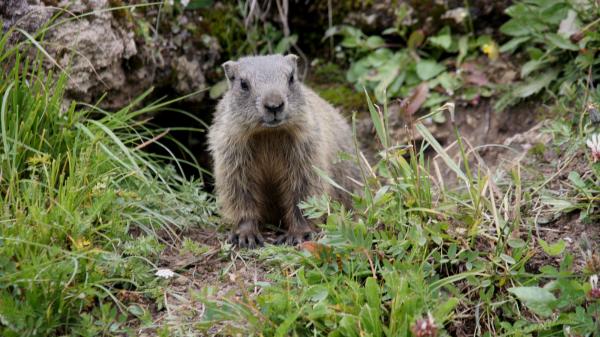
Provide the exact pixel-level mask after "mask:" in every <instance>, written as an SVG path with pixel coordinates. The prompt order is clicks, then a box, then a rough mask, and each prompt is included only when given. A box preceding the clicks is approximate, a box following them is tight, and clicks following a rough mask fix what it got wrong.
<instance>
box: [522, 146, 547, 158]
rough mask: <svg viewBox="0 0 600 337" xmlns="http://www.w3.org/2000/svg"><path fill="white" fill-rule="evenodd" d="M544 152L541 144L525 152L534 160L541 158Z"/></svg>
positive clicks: (544, 147) (544, 149) (544, 148)
mask: <svg viewBox="0 0 600 337" xmlns="http://www.w3.org/2000/svg"><path fill="white" fill-rule="evenodd" d="M544 152H546V146H545V145H544V144H542V143H536V144H535V145H533V146H532V147H531V148H530V149H529V150H528V151H527V153H528V154H530V155H532V156H535V157H536V158H543V157H544Z"/></svg>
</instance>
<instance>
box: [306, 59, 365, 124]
mask: <svg viewBox="0 0 600 337" xmlns="http://www.w3.org/2000/svg"><path fill="white" fill-rule="evenodd" d="M307 83H308V85H309V86H310V87H311V88H313V89H314V90H315V91H316V92H317V93H318V94H319V96H321V97H322V98H323V99H325V100H326V101H328V102H329V103H331V104H333V105H334V106H336V107H338V108H341V109H342V110H343V111H344V112H347V113H350V112H352V111H360V110H364V107H365V97H364V95H363V94H362V93H360V92H357V91H356V90H354V89H352V87H351V86H350V85H349V84H347V81H346V72H345V70H343V69H342V68H340V66H339V65H337V64H335V63H324V64H321V65H318V66H316V67H315V68H313V69H312V70H311V73H310V76H309V78H308V79H307Z"/></svg>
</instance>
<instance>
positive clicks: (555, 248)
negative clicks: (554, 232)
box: [538, 239, 567, 256]
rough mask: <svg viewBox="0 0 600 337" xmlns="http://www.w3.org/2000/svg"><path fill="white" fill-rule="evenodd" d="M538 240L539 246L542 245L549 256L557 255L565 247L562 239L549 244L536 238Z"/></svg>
mask: <svg viewBox="0 0 600 337" xmlns="http://www.w3.org/2000/svg"><path fill="white" fill-rule="evenodd" d="M538 240H539V243H540V246H541V247H542V249H543V250H544V252H545V253H546V254H548V255H550V256H558V255H560V254H562V252H563V251H564V250H565V247H566V245H567V244H566V242H565V241H564V240H563V239H560V240H558V241H557V242H555V243H553V244H551V245H550V244H548V243H547V242H546V241H544V240H542V239H538Z"/></svg>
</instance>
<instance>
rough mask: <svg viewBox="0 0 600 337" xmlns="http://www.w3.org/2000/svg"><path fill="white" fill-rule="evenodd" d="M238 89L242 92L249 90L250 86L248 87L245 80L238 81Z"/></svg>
mask: <svg viewBox="0 0 600 337" xmlns="http://www.w3.org/2000/svg"><path fill="white" fill-rule="evenodd" d="M240 87H241V88H242V90H244V91H248V90H250V86H249V85H248V81H246V80H240Z"/></svg>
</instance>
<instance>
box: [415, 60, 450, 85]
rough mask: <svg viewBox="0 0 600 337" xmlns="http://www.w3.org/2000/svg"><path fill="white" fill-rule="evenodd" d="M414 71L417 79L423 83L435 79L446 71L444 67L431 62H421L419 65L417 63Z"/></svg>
mask: <svg viewBox="0 0 600 337" xmlns="http://www.w3.org/2000/svg"><path fill="white" fill-rule="evenodd" d="M416 70H417V75H418V76H419V78H420V79H422V80H423V81H427V80H430V79H432V78H434V77H436V76H437V75H439V74H440V73H441V72H442V71H444V70H446V67H444V66H443V65H441V64H439V63H437V62H435V61H433V60H422V61H420V62H419V63H417V68H416Z"/></svg>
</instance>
